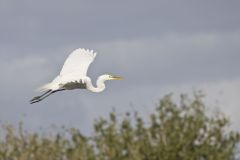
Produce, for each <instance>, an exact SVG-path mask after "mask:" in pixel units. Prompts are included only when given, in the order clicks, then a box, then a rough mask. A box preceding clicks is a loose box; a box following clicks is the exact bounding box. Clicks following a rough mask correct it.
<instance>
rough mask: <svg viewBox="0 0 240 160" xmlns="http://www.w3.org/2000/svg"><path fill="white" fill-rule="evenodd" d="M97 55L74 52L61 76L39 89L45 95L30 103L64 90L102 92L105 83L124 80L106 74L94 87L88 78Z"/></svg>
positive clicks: (65, 63)
mask: <svg viewBox="0 0 240 160" xmlns="http://www.w3.org/2000/svg"><path fill="white" fill-rule="evenodd" d="M96 55H97V53H96V52H94V51H93V50H88V49H83V48H79V49H76V50H74V51H73V52H72V53H71V54H70V55H69V56H68V58H67V59H66V61H65V62H64V65H63V67H62V70H61V72H60V74H59V75H58V76H57V77H56V78H55V79H54V80H53V81H52V82H50V83H47V84H45V85H43V86H41V87H40V88H38V91H42V92H44V93H43V94H42V95H40V96H36V97H34V98H32V99H31V100H30V103H31V104H32V103H36V102H40V101H42V100H43V99H45V98H46V97H48V96H50V95H51V94H53V93H55V92H58V91H63V90H73V89H87V90H89V91H92V92H102V91H103V90H104V89H105V84H104V82H105V81H107V80H120V79H122V77H120V76H113V75H110V74H104V75H101V76H99V77H98V79H97V82H96V87H94V86H93V84H92V82H91V78H89V77H88V76H87V70H88V67H89V65H90V64H91V63H92V62H93V61H94V59H95V57H96Z"/></svg>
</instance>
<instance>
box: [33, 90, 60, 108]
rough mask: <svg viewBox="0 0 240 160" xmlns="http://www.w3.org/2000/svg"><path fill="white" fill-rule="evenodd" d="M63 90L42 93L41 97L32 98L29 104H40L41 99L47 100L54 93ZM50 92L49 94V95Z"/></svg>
mask: <svg viewBox="0 0 240 160" xmlns="http://www.w3.org/2000/svg"><path fill="white" fill-rule="evenodd" d="M63 90H65V89H58V90H55V91H51V90H50V91H48V92H46V93H44V94H43V95H41V96H38V97H37V98H33V99H32V100H31V101H30V103H31V104H33V103H37V102H40V101H42V100H43V99H45V98H47V97H48V96H50V95H51V94H53V93H55V92H58V91H63ZM49 92H50V93H49Z"/></svg>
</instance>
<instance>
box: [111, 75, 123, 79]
mask: <svg viewBox="0 0 240 160" xmlns="http://www.w3.org/2000/svg"><path fill="white" fill-rule="evenodd" d="M112 79H114V80H121V79H123V78H122V77H120V76H112Z"/></svg>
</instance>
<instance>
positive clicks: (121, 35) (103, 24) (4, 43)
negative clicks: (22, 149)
mask: <svg viewBox="0 0 240 160" xmlns="http://www.w3.org/2000/svg"><path fill="white" fill-rule="evenodd" d="M239 7H240V2H239V1H224V0H212V1H191V0H183V1H178V0H174V1H173V0H172V1H148V2H146V1H141V0H132V1H114V2H113V1H107V0H106V1H57V0H53V1H30V0H23V1H17V0H15V1H14V0H10V1H9V0H0V23H1V25H0V34H1V36H0V72H1V79H0V88H1V90H0V95H1V97H0V117H1V118H0V121H2V122H6V121H7V122H10V123H13V124H16V123H17V122H19V121H20V120H24V123H25V125H26V127H27V128H28V129H38V128H40V127H43V128H47V127H49V126H50V125H51V124H57V125H66V126H68V127H71V126H74V127H78V128H80V129H81V130H82V131H83V132H84V133H89V131H90V130H91V129H90V126H91V124H92V123H93V121H94V119H96V118H98V117H99V116H106V115H107V114H108V112H109V111H111V110H112V108H113V107H114V108H115V109H116V110H117V111H118V112H120V113H122V112H124V111H131V110H137V111H139V112H140V113H141V114H146V113H150V112H151V111H153V109H154V105H155V104H156V103H157V102H158V100H159V98H161V97H162V96H163V95H165V94H167V93H169V92H173V93H182V92H187V93H191V92H192V90H193V89H203V90H204V92H205V93H206V94H207V98H206V102H207V103H208V104H209V105H211V106H213V108H214V106H216V105H217V104H219V106H220V108H221V110H222V111H224V112H225V113H226V114H227V115H228V116H229V117H231V119H232V121H233V127H234V128H235V129H240V128H239V127H238V126H240V119H239V116H238V113H239V112H240V109H239V108H240V107H239V105H240V99H239V98H238V96H239V94H240V72H239V68H240V63H239V62H240V53H239V51H240V19H239V15H240V10H239ZM79 47H84V48H90V49H94V50H95V51H97V52H98V55H97V57H96V60H95V61H94V63H93V64H92V65H91V67H90V68H89V72H88V73H89V75H90V76H91V77H92V78H93V79H94V80H93V81H95V79H96V78H97V76H98V75H100V74H103V73H113V74H116V75H122V76H123V77H124V78H125V79H124V80H123V81H117V82H115V81H114V82H108V83H107V90H106V91H104V92H103V93H101V94H94V93H90V92H87V91H79V90H76V91H69V92H62V93H56V94H55V95H53V96H50V97H49V98H47V99H46V100H44V101H42V102H41V103H38V104H35V105H30V104H29V103H28V101H29V99H31V97H32V96H35V95H36V94H38V93H35V92H34V89H35V88H37V87H38V86H40V85H42V84H44V83H46V82H48V81H51V80H52V79H53V78H54V77H55V76H56V75H57V74H58V73H59V72H60V70H61V67H62V65H63V63H64V60H65V59H66V57H67V56H68V54H69V53H70V52H72V51H73V50H74V49H76V48H79Z"/></svg>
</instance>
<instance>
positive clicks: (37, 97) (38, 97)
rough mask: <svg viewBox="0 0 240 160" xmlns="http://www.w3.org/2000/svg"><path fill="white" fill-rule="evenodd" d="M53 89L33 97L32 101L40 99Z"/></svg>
mask: <svg viewBox="0 0 240 160" xmlns="http://www.w3.org/2000/svg"><path fill="white" fill-rule="evenodd" d="M51 91H52V90H48V91H47V92H45V93H43V94H42V95H40V96H36V97H33V99H31V100H30V101H34V100H37V99H40V98H41V97H43V96H45V95H46V94H48V93H49V92H51Z"/></svg>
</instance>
